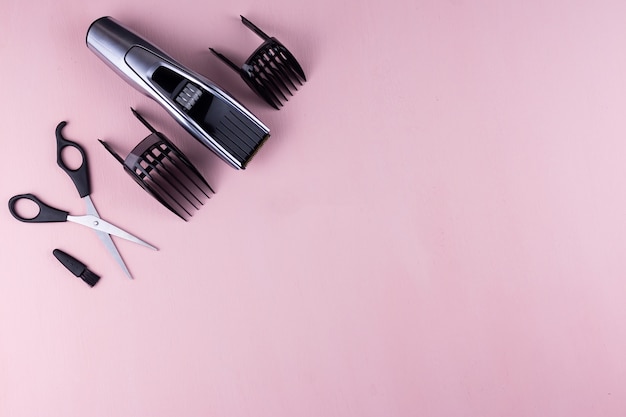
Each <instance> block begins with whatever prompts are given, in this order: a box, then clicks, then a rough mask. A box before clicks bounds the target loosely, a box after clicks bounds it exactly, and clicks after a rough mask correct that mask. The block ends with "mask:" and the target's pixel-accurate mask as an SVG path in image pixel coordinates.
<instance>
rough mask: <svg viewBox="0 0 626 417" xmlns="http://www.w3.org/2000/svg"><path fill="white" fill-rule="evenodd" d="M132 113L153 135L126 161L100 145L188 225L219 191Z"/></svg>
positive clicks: (172, 146)
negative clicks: (206, 200)
mask: <svg viewBox="0 0 626 417" xmlns="http://www.w3.org/2000/svg"><path fill="white" fill-rule="evenodd" d="M131 110H132V112H133V114H134V115H135V117H137V119H139V121H140V122H141V123H143V124H144V126H146V127H147V128H148V130H150V132H151V134H150V135H149V136H147V137H146V138H145V139H144V140H142V141H141V142H140V143H139V144H138V145H137V146H135V148H134V149H133V150H132V151H131V152H130V153H129V154H128V156H127V157H126V158H125V159H122V157H121V156H119V155H118V154H117V153H116V152H115V151H114V150H113V149H112V148H111V147H110V146H109V144H107V143H106V142H104V141H102V140H100V143H102V145H103V146H104V147H105V148H106V150H108V151H109V152H110V153H111V155H113V156H114V157H115V159H117V160H118V161H119V162H120V163H121V164H122V165H124V170H125V171H126V172H127V173H128V174H129V175H130V176H131V177H132V178H133V179H134V180H135V182H137V184H139V185H140V186H141V188H143V189H144V190H146V191H147V192H148V193H149V194H150V195H152V196H153V197H154V198H156V199H157V200H158V201H159V202H160V203H161V204H163V205H164V206H165V207H167V208H168V209H169V210H170V211H171V212H173V213H174V214H176V215H177V216H178V217H180V218H181V219H183V220H185V221H187V220H188V218H189V217H191V216H192V212H193V210H194V209H195V210H199V208H200V206H201V205H204V202H203V199H204V198H210V197H209V192H210V193H215V191H213V189H212V188H211V186H210V185H209V183H208V182H207V181H206V180H205V179H204V177H203V176H202V174H200V172H199V171H198V170H197V169H196V168H195V167H194V166H193V165H192V164H191V162H190V161H189V160H188V159H187V157H186V156H185V155H184V154H183V153H182V152H181V151H180V150H179V149H178V148H177V147H176V145H174V144H173V143H172V142H170V140H169V139H167V137H165V135H163V134H162V133H161V132H157V131H156V130H155V129H154V128H153V127H152V126H151V125H150V124H149V123H148V122H147V121H146V120H145V119H144V118H143V117H142V116H141V115H140V114H139V113H138V112H137V111H135V109H132V108H131Z"/></svg>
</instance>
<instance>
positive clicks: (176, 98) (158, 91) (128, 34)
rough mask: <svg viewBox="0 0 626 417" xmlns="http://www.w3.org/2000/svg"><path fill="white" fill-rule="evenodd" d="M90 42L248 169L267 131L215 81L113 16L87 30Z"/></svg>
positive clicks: (231, 159) (200, 136)
mask: <svg viewBox="0 0 626 417" xmlns="http://www.w3.org/2000/svg"><path fill="white" fill-rule="evenodd" d="M87 46H88V47H89V49H91V50H92V51H93V52H94V53H95V54H96V55H97V56H98V57H100V59H102V60H103V61H104V62H105V63H106V64H107V65H108V66H109V67H111V68H112V69H113V70H114V71H115V72H117V73H118V74H119V75H120V76H121V77H122V78H124V79H125V80H126V81H127V82H128V83H130V84H131V85H132V86H134V87H135V88H136V89H137V90H139V91H140V92H142V93H144V94H146V95H147V96H148V97H151V98H153V99H154V100H156V101H157V102H158V103H159V104H161V106H163V107H164V108H165V110H167V111H168V113H169V114H170V115H172V117H174V119H176V121H178V123H179V124H180V125H181V126H182V127H183V128H185V130H187V131H188V132H189V133H190V134H191V135H192V136H194V137H195V138H196V139H198V140H199V141H200V142H201V143H202V144H204V145H205V146H207V147H208V148H209V149H211V150H212V151H213V152H215V153H216V154H217V155H218V156H219V157H220V158H222V159H223V160H224V161H226V162H227V163H228V164H230V165H231V166H233V167H234V168H237V169H244V168H245V167H246V165H247V163H248V162H249V161H250V159H251V158H252V156H254V154H255V153H256V151H257V150H258V149H259V147H260V146H261V144H262V143H263V142H264V141H265V140H266V139H267V138H268V137H269V129H268V128H267V127H266V126H265V125H264V124H263V123H262V122H261V121H260V120H259V119H257V118H256V117H255V116H254V115H253V114H252V113H250V111H248V110H247V109H246V108H245V107H244V106H243V105H242V104H241V103H239V102H238V101H237V100H235V99H234V98H233V97H231V96H230V95H229V94H228V93H226V92H225V91H224V90H222V89H221V88H220V87H218V86H217V85H215V83H213V82H211V81H210V80H208V79H206V78H205V77H203V76H201V75H199V74H197V73H195V72H193V71H191V70H189V69H187V68H185V67H184V66H183V65H181V64H180V63H178V62H176V61H175V60H174V59H173V58H171V57H170V56H168V55H167V54H166V53H165V52H163V51H161V50H160V49H159V48H157V47H155V46H154V45H152V44H151V43H149V42H148V41H146V40H145V39H143V38H141V37H140V36H139V35H137V34H135V33H133V32H132V31H131V30H129V29H128V28H126V27H124V26H123V25H122V24H120V23H119V22H117V21H116V20H115V19H113V18H111V17H102V18H100V19H98V20H96V21H95V22H93V23H92V24H91V26H90V27H89V30H88V31H87Z"/></svg>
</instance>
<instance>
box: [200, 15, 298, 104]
mask: <svg viewBox="0 0 626 417" xmlns="http://www.w3.org/2000/svg"><path fill="white" fill-rule="evenodd" d="M241 21H242V23H243V24H244V25H245V26H246V27H248V28H249V29H250V30H252V31H253V32H254V33H256V34H257V35H258V36H259V37H261V39H263V41H264V42H263V43H262V44H261V46H259V47H258V48H257V49H256V51H254V53H253V54H252V55H250V57H249V58H248V59H247V60H246V62H245V64H243V65H242V66H241V68H239V67H238V66H237V65H236V64H235V63H233V62H232V61H231V60H230V59H228V58H226V57H225V56H224V55H222V54H221V53H219V52H217V51H216V50H215V49H213V48H209V49H210V50H211V52H213V53H214V54H215V55H216V56H217V57H218V58H219V59H221V60H222V61H223V62H224V63H226V64H227V65H228V66H229V67H230V68H232V69H233V70H234V71H236V72H238V73H239V75H241V78H243V80H244V81H245V82H246V84H248V86H249V87H250V88H251V89H252V90H254V92H256V93H257V94H258V95H259V96H260V97H261V98H263V100H265V101H266V102H267V103H268V104H269V105H270V106H272V107H274V108H275V109H276V110H278V109H279V108H280V107H282V106H283V101H288V100H289V99H288V98H287V94H288V95H290V96H293V93H292V90H297V89H298V87H296V84H299V85H302V84H303V83H304V82H305V81H306V76H305V75H304V71H303V70H302V67H301V66H300V64H299V63H298V61H297V60H296V58H295V57H294V56H293V55H292V54H291V52H289V50H288V49H287V48H285V46H284V45H283V44H282V43H280V42H279V41H278V39H276V38H274V37H270V36H268V35H267V34H266V33H265V32H263V31H262V30H261V29H259V28H258V27H257V26H255V25H254V24H253V23H252V22H251V21H249V20H248V19H246V18H245V17H243V16H241Z"/></svg>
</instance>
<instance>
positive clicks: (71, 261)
mask: <svg viewBox="0 0 626 417" xmlns="http://www.w3.org/2000/svg"><path fill="white" fill-rule="evenodd" d="M52 254H53V255H54V257H55V258H57V259H58V260H59V262H61V263H62V264H63V266H65V267H66V268H67V269H68V270H69V271H70V272H71V273H72V274H74V275H75V276H77V277H79V278H81V279H82V280H83V281H85V282H86V283H87V284H89V286H90V287H93V286H94V285H96V284H97V283H98V281H99V280H100V277H99V276H98V275H96V274H94V273H93V272H91V271H90V270H89V269H87V267H86V266H85V264H84V263H82V262H80V261H79V260H78V259H76V258H74V257H73V256H72V255H69V254H67V253H65V252H63V251H62V250H61V249H55V250H53V251H52Z"/></svg>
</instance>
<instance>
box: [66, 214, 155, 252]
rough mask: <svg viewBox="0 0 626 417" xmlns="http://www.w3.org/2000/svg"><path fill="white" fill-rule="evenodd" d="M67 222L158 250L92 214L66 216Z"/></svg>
mask: <svg viewBox="0 0 626 417" xmlns="http://www.w3.org/2000/svg"><path fill="white" fill-rule="evenodd" d="M67 221H68V222H74V223H78V224H81V225H83V226H86V227H89V228H91V229H94V230H97V231H99V232H104V233H107V234H109V235H114V236H117V237H121V238H122V239H126V240H129V241H131V242H133V243H137V244H138V245H142V246H145V247H147V248H150V249H152V250H158V249H157V248H155V247H154V246H152V245H151V244H149V243H148V242H144V241H143V240H141V239H139V238H138V237H136V236H133V235H131V234H130V233H128V232H126V231H124V230H122V229H120V228H119V227H117V226H115V225H113V224H111V223H109V222H107V221H106V220H102V219H101V218H100V217H98V216H94V215H93V214H85V215H84V216H71V215H70V216H67Z"/></svg>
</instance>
